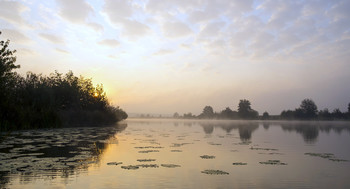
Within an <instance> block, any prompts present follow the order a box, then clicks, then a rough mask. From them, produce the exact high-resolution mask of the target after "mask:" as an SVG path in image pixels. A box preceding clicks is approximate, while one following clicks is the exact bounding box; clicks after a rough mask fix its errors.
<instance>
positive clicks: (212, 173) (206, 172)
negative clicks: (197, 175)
mask: <svg viewBox="0 0 350 189" xmlns="http://www.w3.org/2000/svg"><path fill="white" fill-rule="evenodd" d="M201 173H204V174H208V175H229V173H228V172H225V171H221V170H213V169H207V170H204V171H202V172H201Z"/></svg>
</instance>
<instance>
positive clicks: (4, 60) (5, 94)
mask: <svg viewBox="0 0 350 189" xmlns="http://www.w3.org/2000/svg"><path fill="white" fill-rule="evenodd" d="M0 35H1V32H0ZM9 43H10V41H9V40H6V41H2V40H1V41H0V90H1V92H0V131H4V130H17V129H32V128H45V127H60V126H77V125H81V126H83V125H95V124H96V125H97V124H98V125H101V124H111V123H115V122H117V121H120V120H123V119H126V118H127V117H128V115H127V114H126V112H124V111H123V110H122V109H121V108H119V107H114V106H111V105H110V103H109V101H108V100H107V97H106V93H105V91H104V89H103V85H102V84H101V85H97V86H94V85H93V83H92V80H91V79H87V78H84V77H83V76H80V77H77V76H75V75H74V74H73V72H72V71H69V72H68V73H66V74H62V73H59V72H57V71H56V72H54V73H51V74H50V75H49V76H44V75H42V74H35V73H32V72H28V73H27V74H26V76H25V77H22V76H21V75H19V74H18V73H17V72H15V71H14V70H15V69H17V68H19V67H20V65H15V62H16V56H15V53H16V50H10V49H9Z"/></svg>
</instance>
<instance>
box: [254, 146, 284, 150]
mask: <svg viewBox="0 0 350 189" xmlns="http://www.w3.org/2000/svg"><path fill="white" fill-rule="evenodd" d="M250 149H251V150H266V151H278V149H274V148H255V147H253V146H252V147H250Z"/></svg>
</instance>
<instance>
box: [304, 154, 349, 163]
mask: <svg viewBox="0 0 350 189" xmlns="http://www.w3.org/2000/svg"><path fill="white" fill-rule="evenodd" d="M304 154H305V155H309V156H314V157H320V158H323V159H328V160H330V161H335V162H346V161H349V160H346V159H338V158H336V157H335V155H334V154H332V153H304Z"/></svg>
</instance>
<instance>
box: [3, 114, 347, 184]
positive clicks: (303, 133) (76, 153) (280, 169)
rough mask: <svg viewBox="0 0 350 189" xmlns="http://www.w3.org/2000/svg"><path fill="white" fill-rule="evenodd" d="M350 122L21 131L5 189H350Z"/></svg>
mask: <svg viewBox="0 0 350 189" xmlns="http://www.w3.org/2000/svg"><path fill="white" fill-rule="evenodd" d="M347 144H350V126H349V123H348V122H308V121H302V122H298V121H288V122H287V121H223V120H167V119H129V120H126V121H123V122H121V123H120V124H118V125H116V126H113V127H88V128H65V129H46V130H36V131H18V132H14V133H11V134H10V135H8V136H7V138H6V139H5V140H4V142H3V143H2V144H1V145H0V153H1V156H0V158H1V161H0V162H1V163H0V173H1V174H0V177H1V183H0V188H198V187H200V188H330V187H334V186H336V188H348V187H350V181H349V179H347V176H348V170H350V162H349V160H350V150H349V148H348V146H347Z"/></svg>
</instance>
